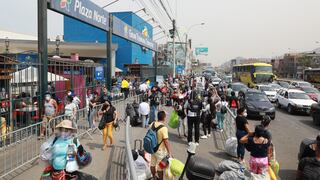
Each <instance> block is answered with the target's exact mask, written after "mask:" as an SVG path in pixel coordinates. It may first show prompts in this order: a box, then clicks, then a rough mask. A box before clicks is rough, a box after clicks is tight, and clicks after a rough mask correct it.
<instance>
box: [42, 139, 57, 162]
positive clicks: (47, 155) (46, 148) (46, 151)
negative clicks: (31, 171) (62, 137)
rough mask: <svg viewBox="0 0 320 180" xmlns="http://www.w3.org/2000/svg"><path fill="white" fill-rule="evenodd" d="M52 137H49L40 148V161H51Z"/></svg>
mask: <svg viewBox="0 0 320 180" xmlns="http://www.w3.org/2000/svg"><path fill="white" fill-rule="evenodd" d="M54 138H55V137H54V136H52V137H50V138H49V139H48V140H47V141H46V142H44V143H43V144H42V145H41V146H40V159H41V160H42V161H50V160H51V159H52V152H51V150H52V143H53V140H54Z"/></svg>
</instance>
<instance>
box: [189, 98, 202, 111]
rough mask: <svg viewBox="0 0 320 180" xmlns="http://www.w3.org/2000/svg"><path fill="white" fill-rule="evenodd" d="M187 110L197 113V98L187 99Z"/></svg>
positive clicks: (198, 105)
mask: <svg viewBox="0 0 320 180" xmlns="http://www.w3.org/2000/svg"><path fill="white" fill-rule="evenodd" d="M188 110H190V111H191V112H195V113H198V112H200V103H199V101H197V100H193V101H189V107H188Z"/></svg>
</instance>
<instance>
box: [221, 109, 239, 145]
mask: <svg viewBox="0 0 320 180" xmlns="http://www.w3.org/2000/svg"><path fill="white" fill-rule="evenodd" d="M235 119H236V115H235V114H234V113H233V112H232V110H231V109H229V108H228V107H227V113H226V114H225V120H224V129H223V133H222V134H223V136H224V138H225V140H227V139H228V138H230V137H235V135H236V121H235ZM223 143H225V141H223Z"/></svg>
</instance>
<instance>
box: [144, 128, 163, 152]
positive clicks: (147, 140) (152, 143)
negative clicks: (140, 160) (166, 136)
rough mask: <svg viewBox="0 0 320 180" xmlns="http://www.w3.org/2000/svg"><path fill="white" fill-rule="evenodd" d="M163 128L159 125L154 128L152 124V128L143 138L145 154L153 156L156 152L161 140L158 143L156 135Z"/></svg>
mask: <svg viewBox="0 0 320 180" xmlns="http://www.w3.org/2000/svg"><path fill="white" fill-rule="evenodd" d="M163 127H164V125H160V126H158V127H157V128H155V126H154V123H153V124H152V127H151V128H150V129H149V130H148V132H147V134H146V136H145V137H144V138H143V148H144V150H145V151H146V152H147V153H149V154H154V153H156V152H157V151H158V149H159V146H160V144H161V143H162V141H163V140H162V141H161V142H160V143H158V138H157V133H158V131H159V130H160V129H161V128H163Z"/></svg>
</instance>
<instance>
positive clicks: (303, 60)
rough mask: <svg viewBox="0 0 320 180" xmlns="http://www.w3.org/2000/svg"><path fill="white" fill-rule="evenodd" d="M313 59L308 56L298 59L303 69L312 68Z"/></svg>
mask: <svg viewBox="0 0 320 180" xmlns="http://www.w3.org/2000/svg"><path fill="white" fill-rule="evenodd" d="M313 61H314V60H313V57H312V56H308V55H303V56H301V57H299V58H298V62H299V64H300V65H301V66H303V67H311V66H312V64H313V63H312V62H313Z"/></svg>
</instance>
